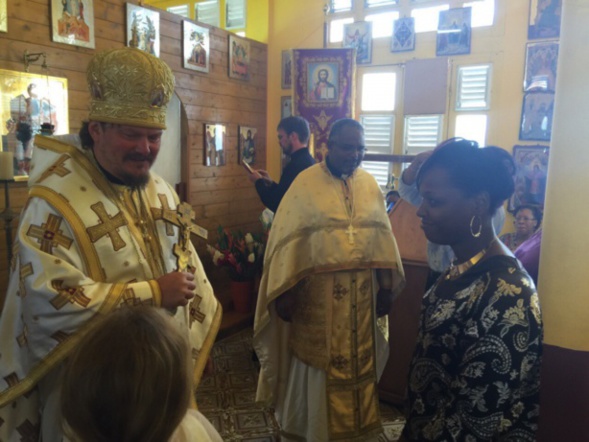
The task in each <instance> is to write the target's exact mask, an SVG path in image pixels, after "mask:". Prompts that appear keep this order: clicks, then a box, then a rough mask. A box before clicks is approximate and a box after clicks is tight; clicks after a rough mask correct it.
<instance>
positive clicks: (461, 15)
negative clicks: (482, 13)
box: [436, 7, 472, 56]
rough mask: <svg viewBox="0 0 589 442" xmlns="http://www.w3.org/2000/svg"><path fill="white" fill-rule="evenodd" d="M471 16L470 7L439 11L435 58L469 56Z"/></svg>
mask: <svg viewBox="0 0 589 442" xmlns="http://www.w3.org/2000/svg"><path fill="white" fill-rule="evenodd" d="M471 15H472V8H471V7H467V8H452V9H448V10H446V11H440V17H439V21H438V35H437V39H436V55H437V56H446V55H465V54H470V38H471V35H472V32H471V31H472V29H471Z"/></svg>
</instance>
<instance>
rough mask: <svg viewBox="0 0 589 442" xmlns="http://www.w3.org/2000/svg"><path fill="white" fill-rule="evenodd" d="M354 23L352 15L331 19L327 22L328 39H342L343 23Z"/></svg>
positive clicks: (334, 41)
mask: <svg viewBox="0 0 589 442" xmlns="http://www.w3.org/2000/svg"><path fill="white" fill-rule="evenodd" d="M348 23H354V19H353V18H352V17H349V18H342V19H339V20H331V22H329V41H330V43H337V42H338V41H343V40H344V25H345V24H348Z"/></svg>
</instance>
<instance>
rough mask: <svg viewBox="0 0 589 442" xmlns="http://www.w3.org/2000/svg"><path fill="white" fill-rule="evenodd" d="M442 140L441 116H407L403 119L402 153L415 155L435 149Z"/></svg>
mask: <svg viewBox="0 0 589 442" xmlns="http://www.w3.org/2000/svg"><path fill="white" fill-rule="evenodd" d="M441 138H442V115H408V116H406V117H405V136H404V140H403V151H404V152H405V154H406V155H417V154H419V153H421V152H425V151H427V150H432V149H433V148H434V147H436V146H437V145H438V144H439V143H440V141H441Z"/></svg>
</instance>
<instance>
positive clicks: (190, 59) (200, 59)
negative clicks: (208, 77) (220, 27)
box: [182, 20, 211, 72]
mask: <svg viewBox="0 0 589 442" xmlns="http://www.w3.org/2000/svg"><path fill="white" fill-rule="evenodd" d="M182 29H183V33H184V38H183V41H184V48H183V49H184V67H185V68H186V69H192V70H193V71H200V72H209V55H210V52H211V48H210V43H211V42H210V36H209V28H205V27H203V26H199V25H196V24H194V23H192V22H189V21H186V20H184V21H183V22H182Z"/></svg>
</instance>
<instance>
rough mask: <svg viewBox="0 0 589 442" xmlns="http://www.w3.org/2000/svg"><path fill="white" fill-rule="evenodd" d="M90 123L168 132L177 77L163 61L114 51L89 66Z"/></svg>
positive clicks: (127, 50) (137, 52)
mask: <svg viewBox="0 0 589 442" xmlns="http://www.w3.org/2000/svg"><path fill="white" fill-rule="evenodd" d="M87 81H88V87H89V88H90V95H91V102H90V115H89V117H88V118H89V120H91V121H101V122H104V123H118V124H126V125H129V126H140V127H148V128H155V129H165V128H166V111H167V105H168V101H169V100H170V97H171V95H172V93H173V92H174V74H173V73H172V70H171V69H170V68H169V67H168V65H167V64H166V63H164V62H163V61H161V60H160V59H159V58H157V57H154V56H153V55H150V54H148V53H147V52H144V51H141V50H139V49H135V48H128V47H124V48H118V49H110V50H106V51H103V52H100V53H98V54H96V55H95V56H94V57H93V58H92V60H90V63H89V64H88V71H87Z"/></svg>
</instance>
